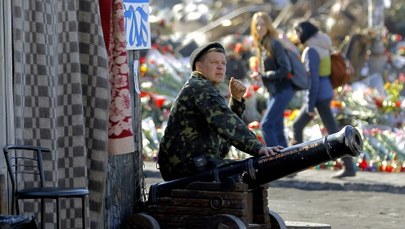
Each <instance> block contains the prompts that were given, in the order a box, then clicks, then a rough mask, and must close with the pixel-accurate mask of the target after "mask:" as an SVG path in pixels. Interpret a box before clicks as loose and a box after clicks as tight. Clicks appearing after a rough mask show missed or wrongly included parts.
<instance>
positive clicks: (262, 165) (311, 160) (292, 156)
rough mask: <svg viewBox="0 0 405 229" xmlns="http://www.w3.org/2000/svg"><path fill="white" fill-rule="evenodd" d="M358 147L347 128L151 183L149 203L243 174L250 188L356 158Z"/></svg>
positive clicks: (360, 144) (355, 132)
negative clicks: (192, 185) (176, 190)
mask: <svg viewBox="0 0 405 229" xmlns="http://www.w3.org/2000/svg"><path fill="white" fill-rule="evenodd" d="M362 148H363V140H362V138H361V135H360V133H359V131H358V130H357V129H356V128H354V127H352V126H350V125H348V126H345V127H344V128H342V129H341V130H340V131H339V132H337V133H333V134H330V135H327V136H325V137H323V138H320V139H317V140H313V141H308V142H305V143H301V144H297V145H294V146H290V147H287V148H284V149H283V150H281V152H280V153H278V154H276V155H274V156H268V157H267V156H260V157H251V158H247V159H244V160H240V161H234V162H231V163H228V164H225V165H222V166H219V167H217V168H215V169H212V170H209V171H205V172H202V173H199V174H197V175H194V176H190V177H184V178H179V179H176V180H172V181H164V182H160V183H157V184H153V185H152V186H151V187H150V190H149V200H150V201H152V202H155V203H156V201H157V198H158V197H160V196H169V195H170V190H171V189H173V188H186V187H187V185H188V184H190V183H192V182H194V181H203V182H210V181H213V182H215V181H217V182H220V181H221V180H223V179H224V178H227V177H230V176H235V175H243V181H244V182H246V183H248V184H249V186H250V187H252V188H254V187H258V186H261V185H264V184H266V183H268V182H271V181H274V180H277V179H280V178H282V177H285V176H288V175H290V174H293V173H296V172H299V171H302V170H305V169H308V168H310V167H311V166H316V165H319V164H321V163H324V162H327V161H330V160H335V159H337V158H340V157H343V156H353V157H355V156H358V155H359V153H360V152H361V150H362Z"/></svg>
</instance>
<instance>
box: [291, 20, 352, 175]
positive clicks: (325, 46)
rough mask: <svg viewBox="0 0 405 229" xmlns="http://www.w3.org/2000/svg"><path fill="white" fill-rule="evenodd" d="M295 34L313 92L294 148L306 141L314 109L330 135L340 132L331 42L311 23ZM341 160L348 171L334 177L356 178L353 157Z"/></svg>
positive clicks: (297, 128)
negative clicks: (334, 104)
mask: <svg viewBox="0 0 405 229" xmlns="http://www.w3.org/2000/svg"><path fill="white" fill-rule="evenodd" d="M295 30H296V32H297V35H298V38H299V40H300V42H301V44H303V45H304V46H305V49H304V51H303V53H302V58H303V62H304V64H305V65H306V66H307V67H309V74H310V77H311V88H310V90H309V91H308V94H307V95H306V97H305V98H304V103H303V105H302V107H301V110H300V114H299V115H298V117H297V119H296V120H295V121H294V124H293V135H294V137H293V142H294V144H296V143H301V142H302V141H303V130H304V128H305V126H307V125H308V123H309V122H310V121H311V120H312V119H313V118H314V117H315V115H316V113H315V108H316V110H317V111H318V114H319V116H320V118H321V120H322V123H323V125H324V126H325V128H326V129H327V131H328V134H332V133H336V132H338V131H339V130H340V129H339V127H338V124H337V122H336V119H335V117H334V115H333V113H332V110H331V108H330V103H331V101H332V98H333V88H332V84H331V81H330V78H329V76H330V74H331V60H330V49H331V47H332V42H331V39H330V37H329V36H328V35H327V34H325V33H322V32H320V31H319V29H318V28H317V27H316V26H315V25H314V24H312V23H311V22H309V21H304V22H301V23H299V24H298V25H297V26H296V28H295ZM342 160H343V163H344V167H345V169H344V170H342V171H340V172H339V173H338V174H336V175H334V177H335V178H342V177H347V176H355V175H356V171H355V170H354V164H353V159H352V158H351V157H343V158H342Z"/></svg>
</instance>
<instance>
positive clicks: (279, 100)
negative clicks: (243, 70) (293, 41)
mask: <svg viewBox="0 0 405 229" xmlns="http://www.w3.org/2000/svg"><path fill="white" fill-rule="evenodd" d="M251 35H252V37H253V42H254V45H255V47H256V49H257V51H256V58H257V60H258V63H259V72H253V73H252V74H251V78H253V79H256V80H261V81H262V82H263V85H264V86H265V87H266V89H267V91H268V92H269V97H268V100H267V104H266V105H267V106H266V110H265V111H264V114H263V116H262V119H261V129H262V133H263V138H264V140H265V142H266V144H267V145H268V146H274V145H281V146H283V147H287V142H288V141H287V138H286V135H285V132H284V111H285V109H286V108H287V106H288V104H289V102H290V101H291V99H292V98H293V96H294V93H295V91H294V88H293V85H292V82H291V74H290V72H291V66H290V62H289V59H288V56H287V54H286V50H285V47H284V45H283V43H282V41H280V40H279V32H278V31H277V30H276V28H275V27H274V26H273V23H272V20H271V18H270V16H269V15H268V13H266V12H257V13H255V14H254V15H253V17H252V21H251Z"/></svg>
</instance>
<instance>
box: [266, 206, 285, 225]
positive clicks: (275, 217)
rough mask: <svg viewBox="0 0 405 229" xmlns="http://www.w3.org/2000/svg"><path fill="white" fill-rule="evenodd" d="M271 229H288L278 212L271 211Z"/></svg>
mask: <svg viewBox="0 0 405 229" xmlns="http://www.w3.org/2000/svg"><path fill="white" fill-rule="evenodd" d="M269 215H270V224H271V228H277V229H287V226H286V225H285V222H284V220H283V218H281V216H280V215H279V214H277V213H276V212H274V211H272V210H269Z"/></svg>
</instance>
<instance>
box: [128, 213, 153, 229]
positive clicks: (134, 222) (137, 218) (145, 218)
mask: <svg viewBox="0 0 405 229" xmlns="http://www.w3.org/2000/svg"><path fill="white" fill-rule="evenodd" d="M124 228H128V229H160V226H159V223H158V221H156V219H155V218H153V217H152V216H150V215H147V214H145V213H136V214H134V215H133V216H130V217H129V218H128V219H127V220H126V222H125V227H124Z"/></svg>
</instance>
